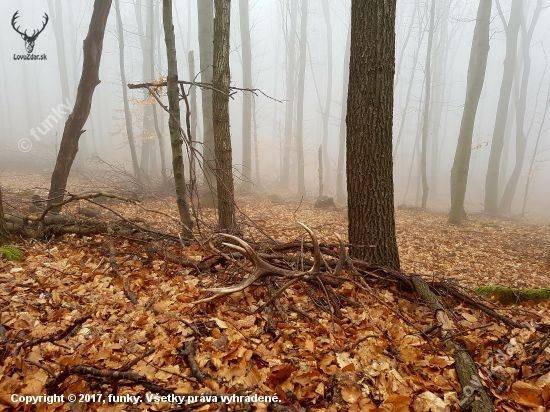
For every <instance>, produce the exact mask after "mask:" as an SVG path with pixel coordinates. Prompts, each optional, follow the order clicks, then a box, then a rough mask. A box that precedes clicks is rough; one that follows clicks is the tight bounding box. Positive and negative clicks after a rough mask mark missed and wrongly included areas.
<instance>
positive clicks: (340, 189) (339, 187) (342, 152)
mask: <svg viewBox="0 0 550 412" xmlns="http://www.w3.org/2000/svg"><path fill="white" fill-rule="evenodd" d="M350 43H351V24H350V27H349V29H348V38H347V40H346V52H345V54H344V70H343V72H344V79H343V82H342V84H343V88H342V111H341V112H340V136H339V142H340V145H339V150H338V172H337V174H336V201H337V202H338V203H344V202H345V201H346V193H345V187H344V163H345V162H344V160H345V156H346V113H347V110H348V83H349V53H350V50H349V49H350Z"/></svg>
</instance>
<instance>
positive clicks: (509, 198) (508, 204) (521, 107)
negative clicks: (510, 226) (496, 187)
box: [498, 0, 544, 214]
mask: <svg viewBox="0 0 550 412" xmlns="http://www.w3.org/2000/svg"><path fill="white" fill-rule="evenodd" d="M542 3H543V2H542V0H537V4H536V6H535V11H534V12H533V18H532V20H531V24H529V27H527V25H526V23H525V18H524V14H522V21H521V31H522V35H521V49H522V59H523V73H522V76H521V84H520V88H519V97H518V101H517V104H516V163H515V166H514V170H513V171H512V174H511V175H510V179H509V180H508V183H507V184H506V188H505V189H504V193H503V194H502V199H501V201H500V204H499V206H498V212H499V213H502V214H510V213H511V212H512V202H513V200H514V196H515V194H516V189H517V186H518V182H519V177H520V175H521V170H522V169H523V162H524V160H525V152H526V149H527V135H526V134H525V130H524V123H525V111H526V105H527V91H528V85H529V76H530V74H531V53H530V50H529V49H530V47H531V40H532V39H533V33H534V31H535V27H536V25H537V23H538V21H539V17H540V14H541V12H542V10H543V8H544V7H543V4H542Z"/></svg>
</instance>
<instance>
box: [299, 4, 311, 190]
mask: <svg viewBox="0 0 550 412" xmlns="http://www.w3.org/2000/svg"><path fill="white" fill-rule="evenodd" d="M307 4H308V3H307V0H302V19H301V23H300V62H299V68H300V69H299V70H300V71H299V73H298V99H297V100H298V101H297V107H296V157H297V165H296V166H297V168H298V173H297V178H298V195H300V196H303V195H305V194H306V183H305V180H304V168H305V160H304V92H305V78H306V53H307Z"/></svg>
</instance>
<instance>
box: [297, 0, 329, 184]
mask: <svg viewBox="0 0 550 412" xmlns="http://www.w3.org/2000/svg"><path fill="white" fill-rule="evenodd" d="M321 4H322V6H323V16H324V18H325V25H326V27H327V83H326V84H327V94H326V97H325V108H324V110H323V160H324V162H325V165H324V166H325V167H324V169H325V176H324V186H325V188H326V190H327V191H330V158H329V155H328V131H329V130H328V129H329V119H330V106H331V103H332V64H333V63H332V25H331V23H330V8H329V4H328V0H322V2H321ZM302 20H303V17H302Z"/></svg>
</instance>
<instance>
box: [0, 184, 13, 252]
mask: <svg viewBox="0 0 550 412" xmlns="http://www.w3.org/2000/svg"><path fill="white" fill-rule="evenodd" d="M10 243H11V240H10V235H9V233H8V229H7V228H6V221H5V220H4V206H3V204H2V187H1V186H0V246H4V245H8V244H10Z"/></svg>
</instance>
